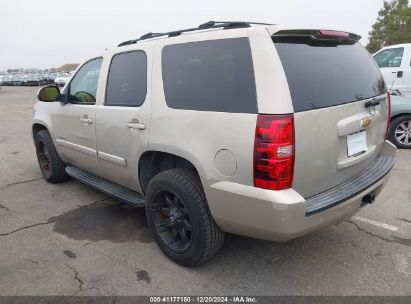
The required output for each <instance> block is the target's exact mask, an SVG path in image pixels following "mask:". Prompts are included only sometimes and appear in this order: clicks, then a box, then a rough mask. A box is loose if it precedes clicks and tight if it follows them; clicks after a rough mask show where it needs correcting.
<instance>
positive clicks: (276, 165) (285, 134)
mask: <svg viewBox="0 0 411 304" xmlns="http://www.w3.org/2000/svg"><path fill="white" fill-rule="evenodd" d="M294 150H295V141H294V117H293V115H268V114H258V116H257V126H256V129H255V141H254V186H255V187H258V188H264V189H270V190H282V189H287V188H291V186H292V184H293V174H294Z"/></svg>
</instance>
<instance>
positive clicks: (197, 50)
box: [162, 38, 257, 113]
mask: <svg viewBox="0 0 411 304" xmlns="http://www.w3.org/2000/svg"><path fill="white" fill-rule="evenodd" d="M162 72H163V84H164V93H165V98H166V103H167V105H168V106H169V107H170V108H174V109H188V110H197V111H218V112H234V113H257V98H256V89H255V81H254V71H253V63H252V59H251V49H250V44H249V41H248V38H233V39H222V40H210V41H201V42H190V43H183V44H175V45H169V46H166V47H164V49H163V51H162Z"/></svg>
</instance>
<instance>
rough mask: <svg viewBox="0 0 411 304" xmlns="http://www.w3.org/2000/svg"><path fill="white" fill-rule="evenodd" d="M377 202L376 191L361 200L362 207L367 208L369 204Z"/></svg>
mask: <svg viewBox="0 0 411 304" xmlns="http://www.w3.org/2000/svg"><path fill="white" fill-rule="evenodd" d="M374 201H375V191H371V192H370V193H368V194H367V195H366V196H364V197H363V198H362V200H361V202H362V203H361V206H365V205H367V204H372V203H374Z"/></svg>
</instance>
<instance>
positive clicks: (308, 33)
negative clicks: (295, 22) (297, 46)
mask: <svg viewBox="0 0 411 304" xmlns="http://www.w3.org/2000/svg"><path fill="white" fill-rule="evenodd" d="M272 37H273V40H274V42H289V43H306V44H313V45H318V44H320V45H323V44H332V45H335V44H337V45H338V44H355V43H357V42H358V41H359V40H360V39H361V36H359V35H356V34H353V33H348V32H340V31H333V30H281V31H278V32H276V33H274V34H273V36H272Z"/></svg>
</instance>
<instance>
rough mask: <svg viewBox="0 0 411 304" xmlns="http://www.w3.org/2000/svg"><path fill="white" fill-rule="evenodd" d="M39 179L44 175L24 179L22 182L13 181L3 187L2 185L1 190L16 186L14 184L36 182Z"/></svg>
mask: <svg viewBox="0 0 411 304" xmlns="http://www.w3.org/2000/svg"><path fill="white" fill-rule="evenodd" d="M39 179H43V177H37V178H33V179H28V180H24V181H20V182H15V183H11V184H7V185H5V186H3V187H0V190H4V189H6V188H8V187H11V186H14V185H19V184H25V183H29V182H34V181H37V180H39Z"/></svg>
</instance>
